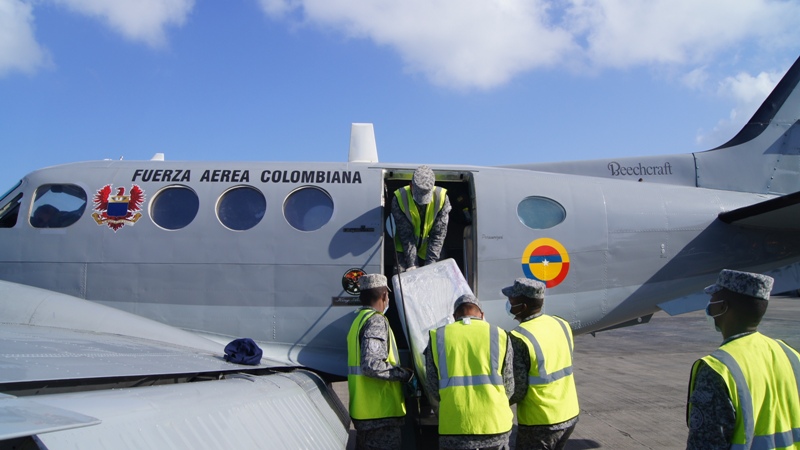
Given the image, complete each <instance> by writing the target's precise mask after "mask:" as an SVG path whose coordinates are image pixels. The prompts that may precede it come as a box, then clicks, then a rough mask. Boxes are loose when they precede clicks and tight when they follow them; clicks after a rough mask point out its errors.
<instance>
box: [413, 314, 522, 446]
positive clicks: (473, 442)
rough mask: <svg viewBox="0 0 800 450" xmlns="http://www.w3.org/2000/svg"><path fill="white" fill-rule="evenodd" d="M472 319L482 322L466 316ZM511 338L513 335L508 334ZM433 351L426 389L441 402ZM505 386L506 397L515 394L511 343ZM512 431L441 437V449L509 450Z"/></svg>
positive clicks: (427, 364) (427, 363)
mask: <svg viewBox="0 0 800 450" xmlns="http://www.w3.org/2000/svg"><path fill="white" fill-rule="evenodd" d="M465 317H470V318H471V319H476V320H481V318H480V317H473V316H465ZM508 336H511V333H509V334H508ZM432 352H433V351H432V350H431V345H430V343H428V346H427V347H426V348H425V371H426V374H425V388H426V390H427V391H428V392H429V393H430V394H431V396H432V397H433V398H434V399H435V400H436V401H439V372H438V370H437V369H436V365H435V364H434V363H433V353H432ZM503 384H504V385H505V389H506V396H507V397H509V398H510V397H511V396H512V395H513V394H514V348H513V347H512V345H511V341H510V338H509V342H507V343H506V354H505V359H504V361H503ZM510 436H511V431H509V432H507V433H501V434H491V435H464V436H439V448H440V449H476V448H480V449H498V450H503V449H508V448H509V447H508V441H509V437H510Z"/></svg>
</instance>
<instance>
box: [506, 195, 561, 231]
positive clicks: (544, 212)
mask: <svg viewBox="0 0 800 450" xmlns="http://www.w3.org/2000/svg"><path fill="white" fill-rule="evenodd" d="M566 218H567V210H566V209H564V206H563V205H561V203H559V202H557V201H555V200H553V199H552V198H548V197H542V196H539V195H531V196H528V197H525V198H524V199H522V200H521V201H520V202H519V203H518V204H517V219H519V221H520V222H521V223H522V224H523V225H525V226H526V227H528V228H530V229H532V230H546V229H548V228H553V227H554V226H556V225H558V224H560V223H562V222H564V220H566Z"/></svg>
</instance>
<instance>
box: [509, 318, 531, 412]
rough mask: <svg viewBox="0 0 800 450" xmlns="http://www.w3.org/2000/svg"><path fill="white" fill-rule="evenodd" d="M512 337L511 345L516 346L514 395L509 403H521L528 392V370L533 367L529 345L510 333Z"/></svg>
mask: <svg viewBox="0 0 800 450" xmlns="http://www.w3.org/2000/svg"><path fill="white" fill-rule="evenodd" d="M508 335H509V336H510V337H511V345H512V346H513V347H514V395H513V396H511V399H510V400H509V403H511V404H512V405H513V404H515V403H519V402H521V401H522V399H523V398H525V395H526V394H527V393H528V372H530V367H531V357H530V355H529V354H528V347H527V346H526V345H525V342H524V341H523V340H522V339H520V338H518V337H516V336H514V335H513V334H511V333H508Z"/></svg>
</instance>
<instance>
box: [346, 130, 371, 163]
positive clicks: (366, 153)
mask: <svg viewBox="0 0 800 450" xmlns="http://www.w3.org/2000/svg"><path fill="white" fill-rule="evenodd" d="M347 161H348V162H367V163H376V162H378V146H377V145H375V129H374V128H373V126H372V124H371V123H354V124H352V125H351V126H350V155H349V156H348V158H347Z"/></svg>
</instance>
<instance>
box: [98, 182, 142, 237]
mask: <svg viewBox="0 0 800 450" xmlns="http://www.w3.org/2000/svg"><path fill="white" fill-rule="evenodd" d="M111 186H113V185H111V184H107V185H105V186H103V188H102V189H100V190H99V191H97V194H95V196H94V211H95V212H94V213H92V217H93V218H94V221H95V222H97V224H98V225H103V224H105V225H108V227H109V228H111V229H112V230H114V232H115V233H116V232H117V230H119V229H120V228H122V227H124V226H125V225H133V224H135V223H136V221H137V220H139V219H140V218H141V217H142V213H140V212H139V211H140V210H141V209H142V204H143V203H144V191H142V189H141V188H140V187H139V186H137V185H135V184H134V185H133V186H131V190H130V194H128V195H125V188H124V187H118V188H117V194H116V195H111Z"/></svg>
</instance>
